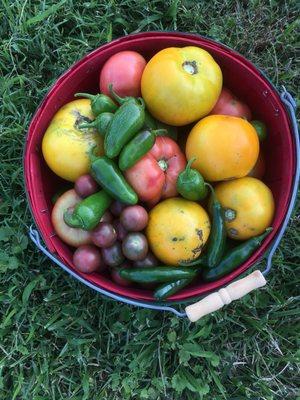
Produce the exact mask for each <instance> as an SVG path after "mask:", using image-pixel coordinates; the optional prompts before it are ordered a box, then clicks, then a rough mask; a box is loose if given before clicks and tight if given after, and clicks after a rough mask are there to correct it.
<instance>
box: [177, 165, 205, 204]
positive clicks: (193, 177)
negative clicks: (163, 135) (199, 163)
mask: <svg viewBox="0 0 300 400" xmlns="http://www.w3.org/2000/svg"><path fill="white" fill-rule="evenodd" d="M195 160H196V157H193V158H191V159H190V160H189V162H188V163H187V165H186V168H185V170H184V171H182V172H180V174H179V175H178V178H177V182H176V188H177V191H178V193H179V194H181V196H182V197H184V198H185V199H187V200H193V201H199V200H203V199H204V198H205V197H206V196H207V188H206V186H205V182H204V179H203V177H202V175H201V174H200V172H198V171H197V170H196V169H193V168H191V165H192V163H193V162H194V161H195Z"/></svg>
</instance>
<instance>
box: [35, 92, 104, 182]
mask: <svg viewBox="0 0 300 400" xmlns="http://www.w3.org/2000/svg"><path fill="white" fill-rule="evenodd" d="M93 119H94V116H93V114H92V110H91V101H90V100H88V99H80V100H74V101H71V102H70V103H67V104H65V105H64V106H63V107H62V108H60V109H59V110H58V111H57V113H56V114H55V115H54V117H53V118H52V120H51V122H50V124H49V126H48V128H47V130H46V132H45V135H44V137H43V141H42V151H43V156H44V158H45V161H46V163H47V165H48V167H49V168H50V169H52V171H53V172H55V174H56V175H58V176H60V177H61V178H63V179H66V180H67V181H71V182H75V181H76V179H77V178H79V177H80V176H81V175H84V174H87V173H88V172H89V169H90V159H89V156H88V152H89V150H90V149H91V148H92V147H94V146H95V145H96V146H97V152H98V153H97V154H99V155H101V154H103V139H102V137H101V136H100V135H99V134H98V132H96V131H95V130H94V129H85V130H80V129H78V125H80V124H81V123H85V122H90V121H92V120H93Z"/></svg>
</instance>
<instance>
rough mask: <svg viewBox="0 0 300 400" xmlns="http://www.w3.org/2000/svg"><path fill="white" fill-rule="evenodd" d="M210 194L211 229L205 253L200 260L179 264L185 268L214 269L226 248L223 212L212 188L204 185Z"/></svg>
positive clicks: (207, 184)
mask: <svg viewBox="0 0 300 400" xmlns="http://www.w3.org/2000/svg"><path fill="white" fill-rule="evenodd" d="M205 185H206V186H208V187H209V188H210V190H211V193H212V205H211V213H212V227H211V231H210V235H209V238H208V243H207V248H206V253H205V254H204V255H203V256H200V258H198V259H196V260H193V261H191V262H188V263H184V262H183V263H181V265H185V266H193V265H199V266H200V265H202V266H205V267H206V268H208V269H211V268H214V267H215V266H216V265H218V264H219V262H220V261H221V258H222V256H223V254H224V252H225V248H226V226H225V220H224V212H223V209H222V206H221V204H220V202H219V201H218V199H217V197H216V195H215V191H214V188H213V187H212V186H211V185H210V184H209V183H205Z"/></svg>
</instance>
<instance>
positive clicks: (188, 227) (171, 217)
mask: <svg viewBox="0 0 300 400" xmlns="http://www.w3.org/2000/svg"><path fill="white" fill-rule="evenodd" d="M209 233H210V221H209V217H208V215H207V212H206V211H205V210H204V208H203V207H201V206H200V204H198V203H196V202H194V201H190V200H185V199H182V198H180V197H175V198H172V199H167V200H164V201H162V202H160V203H159V204H157V205H156V206H155V207H154V208H153V209H152V210H151V211H150V213H149V222H148V225H147V228H146V235H147V239H148V242H149V245H150V247H151V250H152V251H153V253H154V254H155V255H156V257H157V258H159V259H160V260H161V261H162V262H164V263H165V264H167V265H178V264H179V262H180V261H192V260H193V259H195V258H197V257H198V256H199V255H200V254H201V251H202V248H203V246H204V245H205V243H206V241H207V239H208V236H209Z"/></svg>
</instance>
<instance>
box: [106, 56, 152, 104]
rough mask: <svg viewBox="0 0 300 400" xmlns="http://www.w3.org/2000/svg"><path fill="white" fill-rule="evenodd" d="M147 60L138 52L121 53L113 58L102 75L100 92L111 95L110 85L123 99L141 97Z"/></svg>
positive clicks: (108, 61)
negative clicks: (142, 79) (142, 80)
mask: <svg viewBox="0 0 300 400" xmlns="http://www.w3.org/2000/svg"><path fill="white" fill-rule="evenodd" d="M145 66H146V60H145V59H144V57H143V56H141V55H140V54H139V53H137V52H136V51H120V52H119V53H116V54H114V55H113V56H111V57H110V58H109V59H108V60H107V61H106V63H105V64H104V66H103V68H102V70H101V73H100V82H99V85H100V92H101V93H104V94H107V95H108V96H109V95H110V92H109V89H108V85H109V84H110V83H112V85H113V89H114V91H115V92H116V93H117V94H118V95H119V96H121V97H126V96H133V97H138V96H140V95H141V78H142V73H143V71H144V68H145Z"/></svg>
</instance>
